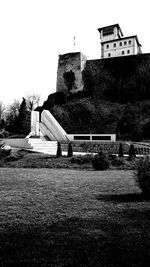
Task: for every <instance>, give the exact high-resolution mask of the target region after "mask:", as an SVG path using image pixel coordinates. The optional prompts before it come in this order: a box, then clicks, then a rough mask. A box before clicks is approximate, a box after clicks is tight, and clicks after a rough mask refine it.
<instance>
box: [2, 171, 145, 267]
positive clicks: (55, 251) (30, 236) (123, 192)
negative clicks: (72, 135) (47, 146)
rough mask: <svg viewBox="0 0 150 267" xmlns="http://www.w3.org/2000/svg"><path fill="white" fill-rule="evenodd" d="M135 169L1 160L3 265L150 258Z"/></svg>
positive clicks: (129, 262)
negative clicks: (6, 164) (14, 164)
mask: <svg viewBox="0 0 150 267" xmlns="http://www.w3.org/2000/svg"><path fill="white" fill-rule="evenodd" d="M149 262H150V202H149V200H144V199H143V197H142V195H141V194H140V191H139V189H138V187H136V185H135V183H134V180H133V178H132V171H123V170H120V171H116V170H114V171H103V172H100V171H93V170H89V171H87V170H69V169H46V168H45V169H43V168H42V169H23V168H0V266H51V267H62V266H68V267H70V266H77V267H78V266H84V267H86V266H94V267H95V266H99V267H101V266H102V267H104V266H115V267H117V266H140V267H141V266H149V264H148V263H149Z"/></svg>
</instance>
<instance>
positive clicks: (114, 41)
mask: <svg viewBox="0 0 150 267" xmlns="http://www.w3.org/2000/svg"><path fill="white" fill-rule="evenodd" d="M98 31H99V33H100V40H101V59H99V60H102V59H107V58H112V57H124V56H131V55H137V54H141V53H142V52H141V44H140V43H139V40H138V37H137V35H133V36H128V37H124V36H123V33H122V30H121V28H120V26H119V24H114V25H110V26H107V27H103V28H99V29H98ZM93 61H94V60H87V57H86V56H85V55H83V54H82V53H81V52H72V53H67V54H63V55H60V56H59V61H58V71H57V87H56V91H57V92H65V93H69V94H70V93H76V92H79V91H82V90H83V88H84V82H83V75H82V74H83V71H84V69H85V67H86V65H87V64H88V65H89V64H93Z"/></svg>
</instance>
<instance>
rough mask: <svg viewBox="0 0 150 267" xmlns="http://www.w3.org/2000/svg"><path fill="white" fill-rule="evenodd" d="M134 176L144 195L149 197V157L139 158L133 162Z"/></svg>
mask: <svg viewBox="0 0 150 267" xmlns="http://www.w3.org/2000/svg"><path fill="white" fill-rule="evenodd" d="M134 178H135V181H136V182H137V184H138V185H139V187H140V188H141V190H142V192H143V193H144V195H146V196H149V197H150V159H149V157H145V158H141V159H139V160H138V161H137V162H136V164H135V170H134Z"/></svg>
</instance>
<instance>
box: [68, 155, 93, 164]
mask: <svg viewBox="0 0 150 267" xmlns="http://www.w3.org/2000/svg"><path fill="white" fill-rule="evenodd" d="M92 160H93V156H92V155H91V154H86V155H84V156H74V157H72V158H71V163H76V164H86V163H89V162H92Z"/></svg>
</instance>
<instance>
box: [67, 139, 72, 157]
mask: <svg viewBox="0 0 150 267" xmlns="http://www.w3.org/2000/svg"><path fill="white" fill-rule="evenodd" d="M67 156H68V158H70V157H72V156H73V150H72V144H71V143H69V144H68V155H67Z"/></svg>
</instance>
